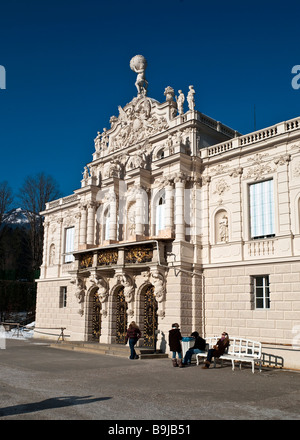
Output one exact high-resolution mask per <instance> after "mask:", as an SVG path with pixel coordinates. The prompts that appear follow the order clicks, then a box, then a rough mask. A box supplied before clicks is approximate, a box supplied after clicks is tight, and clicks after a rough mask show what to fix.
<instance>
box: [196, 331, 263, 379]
mask: <svg viewBox="0 0 300 440" xmlns="http://www.w3.org/2000/svg"><path fill="white" fill-rule="evenodd" d="M219 339H220V338H219V337H216V336H213V337H208V338H206V344H207V349H209V348H213V346H214V345H216V343H217V341H218V340H219ZM229 341H230V345H229V347H228V350H227V352H225V353H224V354H223V355H222V356H220V357H219V358H217V359H220V360H221V362H223V360H230V361H231V363H232V370H234V363H235V362H239V363H240V368H241V364H242V362H249V363H251V365H252V373H254V365H255V364H256V363H257V364H258V365H259V371H260V372H261V364H262V359H261V343H260V342H256V341H251V340H250V339H243V338H236V337H232V338H229ZM206 357H207V352H206V353H198V354H196V361H197V365H199V361H200V359H201V358H206ZM215 366H216V358H214V367H215Z"/></svg>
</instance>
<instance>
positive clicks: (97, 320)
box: [92, 290, 101, 342]
mask: <svg viewBox="0 0 300 440" xmlns="http://www.w3.org/2000/svg"><path fill="white" fill-rule="evenodd" d="M92 298H93V305H92V307H93V308H92V341H93V342H99V338H100V334H101V313H100V312H101V302H100V300H99V296H98V290H95V291H94V293H92Z"/></svg>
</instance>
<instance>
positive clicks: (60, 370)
mask: <svg viewBox="0 0 300 440" xmlns="http://www.w3.org/2000/svg"><path fill="white" fill-rule="evenodd" d="M0 391H1V392H0V401H1V404H0V420H109V421H122V420H123V421H125V420H126V421H128V420H132V421H139V420H144V421H145V420H148V421H151V420H152V421H163V420H176V421H186V420H213V419H221V420H253V419H256V420H299V419H300V414H299V407H300V373H299V372H296V371H286V370H275V369H266V368H264V369H263V371H262V372H261V373H259V371H258V369H256V370H255V374H252V372H251V368H250V367H248V366H247V365H243V366H242V369H241V370H239V368H237V369H236V370H235V371H232V370H231V366H230V365H225V366H223V368H222V367H221V366H217V368H215V369H214V368H210V369H209V370H203V369H202V368H201V367H200V366H198V367H197V366H196V365H192V366H190V367H187V368H181V369H179V368H173V367H172V366H171V360H170V359H147V360H134V361H131V360H129V359H127V358H124V357H123V358H122V357H115V356H107V355H99V354H92V353H82V352H75V351H67V350H61V349H56V348H53V347H50V345H49V343H48V342H46V341H39V340H36V339H28V340H21V339H9V340H7V341H6V349H2V350H0Z"/></svg>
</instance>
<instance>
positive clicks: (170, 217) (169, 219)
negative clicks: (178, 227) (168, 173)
mask: <svg viewBox="0 0 300 440" xmlns="http://www.w3.org/2000/svg"><path fill="white" fill-rule="evenodd" d="M173 191H174V186H173V184H172V183H171V182H168V183H167V185H166V187H165V194H166V212H165V215H166V223H165V228H166V232H167V234H168V236H170V237H171V236H172V233H173V227H174V207H173V206H174V193H173Z"/></svg>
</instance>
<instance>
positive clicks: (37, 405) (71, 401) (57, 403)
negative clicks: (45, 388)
mask: <svg viewBox="0 0 300 440" xmlns="http://www.w3.org/2000/svg"><path fill="white" fill-rule="evenodd" d="M91 397H92V396H82V397H79V396H66V397H52V398H51V399H46V400H42V401H40V402H34V403H25V404H20V405H13V406H7V407H6V408H1V409H0V417H3V416H12V415H17V414H28V413H32V412H37V411H44V410H47V409H55V408H63V407H65V406H74V405H85V404H86V403H93V402H99V401H102V400H109V399H111V397H99V398H94V399H91Z"/></svg>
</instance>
